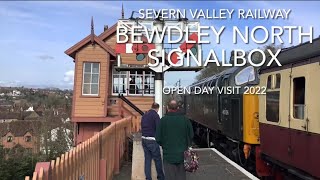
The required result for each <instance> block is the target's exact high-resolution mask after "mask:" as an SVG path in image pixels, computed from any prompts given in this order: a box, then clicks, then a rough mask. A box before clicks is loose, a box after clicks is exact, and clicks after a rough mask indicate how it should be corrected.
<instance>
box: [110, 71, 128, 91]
mask: <svg viewBox="0 0 320 180" xmlns="http://www.w3.org/2000/svg"><path fill="white" fill-rule="evenodd" d="M115 71H116V70H115V69H114V67H113V68H112V84H111V86H112V89H111V92H112V93H111V94H112V95H113V96H117V95H118V94H119V93H114V92H113V86H114V83H115V81H114V75H118V76H119V75H125V79H126V84H125V85H126V89H125V90H126V93H122V94H123V95H124V96H127V94H128V72H127V71H119V73H117V74H114V72H115ZM120 72H126V73H124V74H120ZM117 85H119V83H117Z"/></svg>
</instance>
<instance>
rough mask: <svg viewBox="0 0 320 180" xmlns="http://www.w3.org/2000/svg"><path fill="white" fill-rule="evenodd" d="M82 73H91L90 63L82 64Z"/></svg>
mask: <svg viewBox="0 0 320 180" xmlns="http://www.w3.org/2000/svg"><path fill="white" fill-rule="evenodd" d="M84 72H89V73H91V63H84Z"/></svg>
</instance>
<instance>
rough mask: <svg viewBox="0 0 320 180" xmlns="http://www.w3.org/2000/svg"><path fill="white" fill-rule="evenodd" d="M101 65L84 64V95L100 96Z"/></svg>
mask: <svg viewBox="0 0 320 180" xmlns="http://www.w3.org/2000/svg"><path fill="white" fill-rule="evenodd" d="M99 78H100V63H88V62H86V63H83V85H82V94H83V95H95V96H97V95H98V94H99Z"/></svg>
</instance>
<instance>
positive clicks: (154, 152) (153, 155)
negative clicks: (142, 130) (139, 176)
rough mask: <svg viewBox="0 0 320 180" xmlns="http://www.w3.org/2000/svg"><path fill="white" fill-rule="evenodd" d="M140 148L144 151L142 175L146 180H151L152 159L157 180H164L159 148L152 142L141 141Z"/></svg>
mask: <svg viewBox="0 0 320 180" xmlns="http://www.w3.org/2000/svg"><path fill="white" fill-rule="evenodd" d="M142 147H143V151H144V173H145V175H146V180H152V178H151V162H152V159H153V160H154V162H155V165H156V170H157V178H158V179H159V180H164V173H163V169H162V159H161V153H160V146H159V145H158V143H157V142H156V141H154V140H147V139H142Z"/></svg>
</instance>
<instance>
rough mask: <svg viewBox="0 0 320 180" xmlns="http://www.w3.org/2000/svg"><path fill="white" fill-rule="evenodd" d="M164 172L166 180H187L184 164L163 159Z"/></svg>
mask: <svg viewBox="0 0 320 180" xmlns="http://www.w3.org/2000/svg"><path fill="white" fill-rule="evenodd" d="M163 167H164V173H165V175H166V180H186V171H185V169H184V164H183V163H180V164H171V163H168V162H166V161H163Z"/></svg>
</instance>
